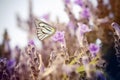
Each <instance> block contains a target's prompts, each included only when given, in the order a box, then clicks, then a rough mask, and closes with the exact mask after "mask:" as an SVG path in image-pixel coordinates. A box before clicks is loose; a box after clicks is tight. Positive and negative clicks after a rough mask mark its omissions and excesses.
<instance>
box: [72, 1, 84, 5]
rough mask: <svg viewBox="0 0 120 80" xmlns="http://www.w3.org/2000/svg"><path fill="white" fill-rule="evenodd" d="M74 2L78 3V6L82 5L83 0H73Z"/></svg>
mask: <svg viewBox="0 0 120 80" xmlns="http://www.w3.org/2000/svg"><path fill="white" fill-rule="evenodd" d="M74 3H75V4H77V5H79V6H83V1H82V0H75V2H74Z"/></svg>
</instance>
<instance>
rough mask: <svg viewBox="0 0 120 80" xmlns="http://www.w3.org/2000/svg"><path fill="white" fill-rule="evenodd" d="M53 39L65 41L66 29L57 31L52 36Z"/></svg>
mask: <svg viewBox="0 0 120 80" xmlns="http://www.w3.org/2000/svg"><path fill="white" fill-rule="evenodd" d="M52 39H53V41H55V42H56V41H58V42H64V31H57V32H56V33H55V35H54V36H53V37H52Z"/></svg>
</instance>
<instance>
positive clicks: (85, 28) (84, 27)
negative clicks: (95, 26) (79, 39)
mask: <svg viewBox="0 0 120 80" xmlns="http://www.w3.org/2000/svg"><path fill="white" fill-rule="evenodd" d="M78 26H79V30H80V34H84V33H86V32H90V31H91V29H89V28H88V26H87V25H86V24H80V23H78Z"/></svg>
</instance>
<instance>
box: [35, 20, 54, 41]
mask: <svg viewBox="0 0 120 80" xmlns="http://www.w3.org/2000/svg"><path fill="white" fill-rule="evenodd" d="M35 25H36V29H37V37H38V39H39V40H41V41H42V40H44V39H45V38H48V37H50V36H52V35H53V34H54V33H55V31H56V30H55V28H53V27H52V26H51V25H49V24H47V23H45V22H43V21H41V20H38V19H35Z"/></svg>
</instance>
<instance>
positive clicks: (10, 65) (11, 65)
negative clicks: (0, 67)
mask: <svg viewBox="0 0 120 80" xmlns="http://www.w3.org/2000/svg"><path fill="white" fill-rule="evenodd" d="M15 64H16V61H15V59H11V60H9V61H8V62H7V68H13V67H14V66H15Z"/></svg>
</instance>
